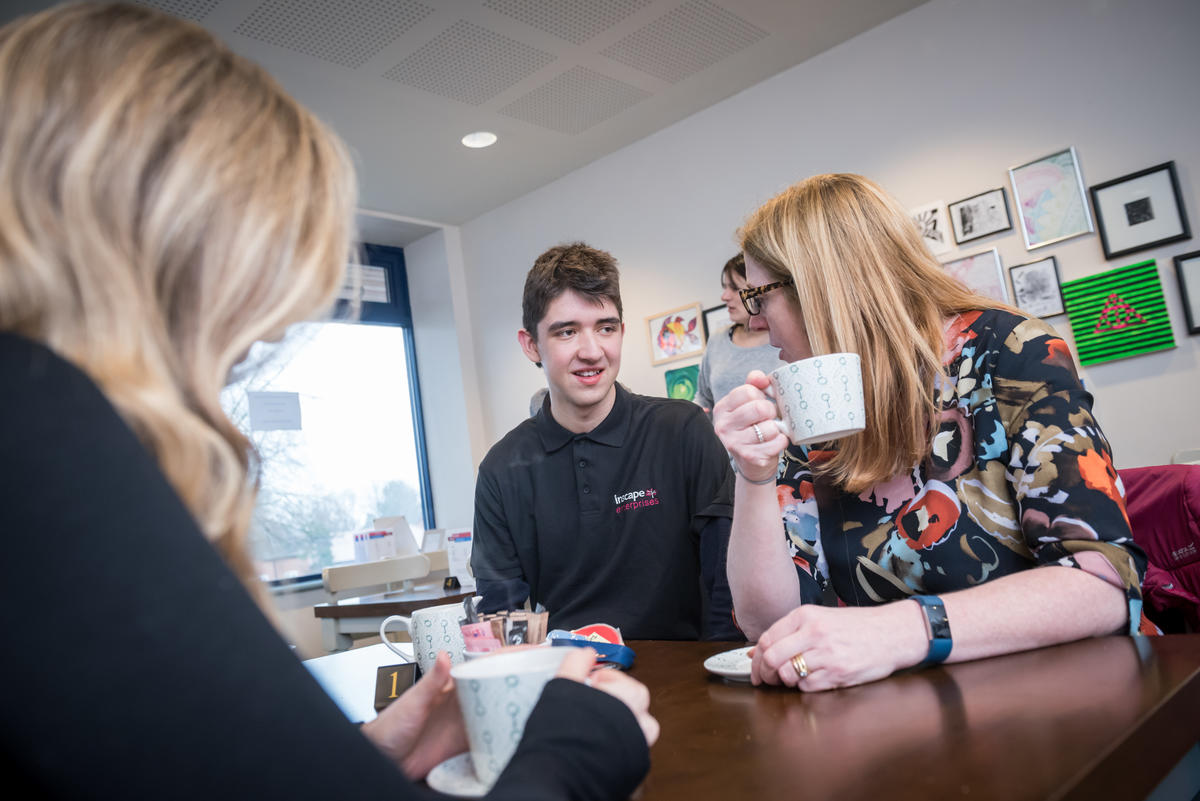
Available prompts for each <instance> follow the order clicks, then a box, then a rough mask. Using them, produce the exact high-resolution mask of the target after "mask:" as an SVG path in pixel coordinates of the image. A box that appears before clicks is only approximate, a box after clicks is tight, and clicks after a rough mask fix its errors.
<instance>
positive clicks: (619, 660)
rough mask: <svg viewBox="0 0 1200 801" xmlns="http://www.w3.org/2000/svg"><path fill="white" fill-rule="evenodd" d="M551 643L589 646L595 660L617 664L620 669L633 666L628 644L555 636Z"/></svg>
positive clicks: (631, 651)
mask: <svg viewBox="0 0 1200 801" xmlns="http://www.w3.org/2000/svg"><path fill="white" fill-rule="evenodd" d="M550 644H551V645H555V646H559V645H565V646H570V647H573V648H591V649H593V650H594V651H595V652H596V654H597V659H596V661H597V662H607V663H609V664H612V665H617V666H618V667H620V668H621V669H622V670H628V669H629V668H631V667H633V656H634V654H633V649H632V648H630V647H629V646H628V645H621V644H619V643H615V642H594V641H592V640H588V639H586V638H583V637H580V638H579V639H575V638H573V637H572V638H567V637H555V638H552V639H551V640H550Z"/></svg>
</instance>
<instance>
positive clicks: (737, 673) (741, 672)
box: [704, 645, 754, 681]
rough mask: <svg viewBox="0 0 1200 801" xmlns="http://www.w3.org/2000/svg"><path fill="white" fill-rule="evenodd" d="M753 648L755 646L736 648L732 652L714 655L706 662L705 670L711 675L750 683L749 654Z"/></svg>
mask: <svg viewBox="0 0 1200 801" xmlns="http://www.w3.org/2000/svg"><path fill="white" fill-rule="evenodd" d="M753 647H754V646H753V645H747V646H745V647H744V648H735V649H733V650H732V651H724V652H722V653H719V654H714V655H712V656H710V657H709V658H708V659H705V660H704V669H705V670H707V671H708V672H709V673H715V674H717V675H718V676H723V677H725V678H727V679H733V680H734V681H750V656H749V654H750V649H751V648H753Z"/></svg>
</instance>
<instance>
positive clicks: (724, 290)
mask: <svg viewBox="0 0 1200 801" xmlns="http://www.w3.org/2000/svg"><path fill="white" fill-rule="evenodd" d="M745 288H746V279H745V278H742V277H741V276H740V275H738V274H737V273H735V272H734V271H733V270H727V271H726V272H724V273H722V274H721V302H722V303H724V304H725V308H727V309H729V319H730V320H731V321H732V322H733V323H734V324H735V325H745V324H746V322H747V321H748V320H749V319H750V315H748V314H746V307H745V306H743V305H742V299H741V298H740V297H738V290H739V289H745Z"/></svg>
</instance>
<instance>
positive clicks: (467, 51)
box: [383, 20, 555, 106]
mask: <svg viewBox="0 0 1200 801" xmlns="http://www.w3.org/2000/svg"><path fill="white" fill-rule="evenodd" d="M554 59H555V56H554V55H553V54H551V53H547V52H545V51H542V50H538V49H537V48H536V47H530V46H529V45H527V44H523V43H522V42H518V41H517V40H515V39H509V38H508V37H507V36H501V35H500V34H498V33H496V32H495V31H489V30H488V29H487V28H481V27H479V26H478V25H472V24H471V23H469V22H467V21H466V20H459V21H458V22H456V23H454V25H452V26H451V27H449V28H447V29H446V30H444V31H442V32H441V33H440V34H438V36H437V37H436V38H434V39H433V40H431V41H429V42H426V43H425V44H424V45H422V46H421V48H420V49H419V50H417V51H416V52H415V53H413V54H412V55H410V56H409V57H408V58H406V59H404V60H403V61H401V62H400V63H399V64H397V65H396V66H394V67H392V68H391V69H390V70H388V71H387V72H385V73H384V74H383V77H385V78H388V79H390V80H393V81H396V82H398V83H402V84H405V85H407V86H414V87H416V88H417V89H424V90H425V91H426V92H432V93H433V94H435V95H441V96H442V97H448V98H451V99H452V100H459V101H462V102H463V103H470V104H471V105H473V106H478V105H480V104H481V103H486V102H487V101H488V100H490V99H491V98H493V97H495V96H496V95H498V94H499V93H500V92H503V91H504V90H505V89H507V88H508V87H510V86H512V85H513V84H515V83H517V82H518V81H520V80H523V79H524V78H526V77H528V76H529V75H531V74H533V73H534V72H537V71H538V70H540V69H541V68H542V67H544V66H546V65H547V64H549V63H550V62H552V61H554Z"/></svg>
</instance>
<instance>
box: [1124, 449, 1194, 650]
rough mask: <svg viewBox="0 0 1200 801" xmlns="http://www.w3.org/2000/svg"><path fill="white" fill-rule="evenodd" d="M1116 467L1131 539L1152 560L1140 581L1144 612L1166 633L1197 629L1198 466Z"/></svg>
mask: <svg viewBox="0 0 1200 801" xmlns="http://www.w3.org/2000/svg"><path fill="white" fill-rule="evenodd" d="M1117 472H1118V473H1119V474H1120V476H1121V483H1122V484H1124V485H1125V506H1126V509H1127V510H1128V511H1129V523H1130V525H1131V526H1132V528H1133V539H1134V542H1136V543H1137V544H1138V545H1140V546H1142V549H1143V550H1145V552H1146V556H1147V558H1148V559H1149V562H1150V565H1149V567H1148V569H1147V570H1146V578H1145V580H1144V581H1143V582H1142V597H1143V602H1144V604H1145V610H1146V616H1147V617H1149V618H1150V619H1151V620H1152V621H1154V622H1155V623H1156V624H1158V626H1159V628H1161V629H1162V630H1163V631H1165V632H1168V633H1170V632H1185V631H1200V466H1197V465H1161V466H1155V467H1135V468H1130V469H1127V470H1118V471H1117Z"/></svg>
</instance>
